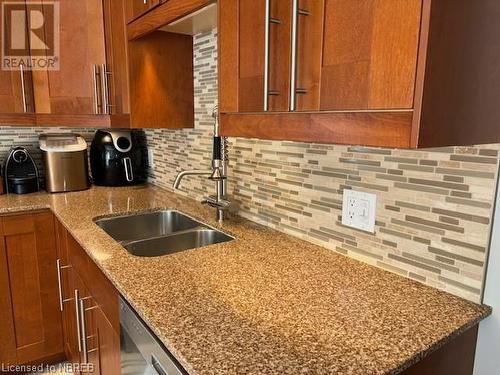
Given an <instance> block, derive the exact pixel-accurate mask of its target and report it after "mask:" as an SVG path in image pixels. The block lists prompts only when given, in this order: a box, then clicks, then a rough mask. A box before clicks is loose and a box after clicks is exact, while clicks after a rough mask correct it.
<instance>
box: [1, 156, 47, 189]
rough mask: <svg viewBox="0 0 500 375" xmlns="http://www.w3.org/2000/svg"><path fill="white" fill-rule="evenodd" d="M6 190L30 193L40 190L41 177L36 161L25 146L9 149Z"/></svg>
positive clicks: (5, 168) (6, 164)
mask: <svg viewBox="0 0 500 375" xmlns="http://www.w3.org/2000/svg"><path fill="white" fill-rule="evenodd" d="M4 180H5V192H6V193H7V194H9V193H14V194H28V193H33V192H36V191H39V190H40V179H39V175H38V168H37V166H36V164H35V161H34V160H33V158H32V157H31V155H30V154H29V152H28V150H26V149H25V148H24V147H15V148H13V149H11V150H10V151H9V155H8V156H7V161H6V162H5V167H4Z"/></svg>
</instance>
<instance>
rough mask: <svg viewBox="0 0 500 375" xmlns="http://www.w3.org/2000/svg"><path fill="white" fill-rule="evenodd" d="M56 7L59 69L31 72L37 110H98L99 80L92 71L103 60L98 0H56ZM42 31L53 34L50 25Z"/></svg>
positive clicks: (83, 112)
mask: <svg viewBox="0 0 500 375" xmlns="http://www.w3.org/2000/svg"><path fill="white" fill-rule="evenodd" d="M43 9H44V12H49V9H51V8H48V7H47V6H45V7H44V8H43ZM59 9H60V33H59V36H60V61H59V69H58V70H48V71H34V72H33V75H34V80H35V87H36V90H35V103H36V109H37V113H50V114H60V115H68V114H69V115H92V114H99V113H101V114H102V113H103V112H102V108H101V109H99V106H102V98H101V95H100V94H101V88H100V87H101V86H100V81H101V80H100V76H99V75H97V74H95V73H94V69H95V67H100V66H102V65H103V64H105V63H106V49H105V41H104V21H103V3H102V0H65V1H60V2H59ZM45 33H46V38H47V40H50V39H51V38H53V35H51V34H50V29H46V30H45Z"/></svg>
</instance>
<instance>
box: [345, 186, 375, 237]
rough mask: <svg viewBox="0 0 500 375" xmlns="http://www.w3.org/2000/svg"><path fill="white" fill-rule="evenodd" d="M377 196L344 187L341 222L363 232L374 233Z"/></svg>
mask: <svg viewBox="0 0 500 375" xmlns="http://www.w3.org/2000/svg"><path fill="white" fill-rule="evenodd" d="M376 210H377V196H376V195H375V194H370V193H364V192H361V191H356V190H351V189H344V198H343V204H342V224H343V225H345V226H348V227H351V228H355V229H360V230H362V231H365V232H370V233H375V217H376Z"/></svg>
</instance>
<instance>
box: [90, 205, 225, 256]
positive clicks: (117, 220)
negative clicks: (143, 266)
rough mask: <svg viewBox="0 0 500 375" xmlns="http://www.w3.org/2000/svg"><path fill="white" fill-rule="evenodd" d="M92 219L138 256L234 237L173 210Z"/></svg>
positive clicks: (169, 252) (170, 251)
mask: <svg viewBox="0 0 500 375" xmlns="http://www.w3.org/2000/svg"><path fill="white" fill-rule="evenodd" d="M95 223H96V224H97V225H98V226H99V227H101V228H102V229H103V230H104V231H105V232H106V233H107V234H109V235H110V236H111V237H112V238H113V239H114V240H116V241H118V242H120V243H121V244H122V245H123V247H124V248H125V249H126V250H127V251H128V252H129V253H131V254H133V255H136V256H140V257H155V256H160V255H167V254H172V253H176V252H179V251H183V250H188V249H196V248H198V247H203V246H208V245H214V244H217V243H221V242H227V241H231V240H233V239H234V238H233V237H231V236H229V235H227V234H225V233H223V232H221V231H218V230H216V229H214V228H210V227H209V226H208V225H206V224H203V223H201V222H199V221H197V220H194V219H192V218H190V217H189V216H187V215H184V214H183V213H181V212H179V211H175V210H163V211H155V212H146V213H139V214H132V215H125V216H116V217H109V218H101V219H97V220H95Z"/></svg>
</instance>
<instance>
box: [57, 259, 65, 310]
mask: <svg viewBox="0 0 500 375" xmlns="http://www.w3.org/2000/svg"><path fill="white" fill-rule="evenodd" d="M56 267H57V290H58V291H59V310H61V311H63V310H64V306H63V290H62V280H61V259H58V260H57V261H56Z"/></svg>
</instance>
